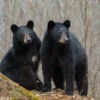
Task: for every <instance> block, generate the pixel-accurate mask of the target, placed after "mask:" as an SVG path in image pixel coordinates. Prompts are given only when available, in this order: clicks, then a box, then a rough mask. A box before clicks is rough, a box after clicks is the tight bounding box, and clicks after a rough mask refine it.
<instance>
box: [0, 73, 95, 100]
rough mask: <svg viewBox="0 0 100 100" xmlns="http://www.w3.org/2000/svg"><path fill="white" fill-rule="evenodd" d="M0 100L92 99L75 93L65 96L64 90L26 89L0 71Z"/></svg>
mask: <svg viewBox="0 0 100 100" xmlns="http://www.w3.org/2000/svg"><path fill="white" fill-rule="evenodd" d="M0 100H94V99H92V98H91V97H89V96H88V97H82V96H79V95H78V94H77V93H75V95H74V96H66V95H65V94H64V91H62V90H56V91H52V92H47V93H40V92H37V91H28V90H26V89H24V88H23V87H21V86H19V85H18V84H16V83H14V82H12V81H11V80H10V79H8V78H7V77H6V76H4V75H2V74H1V73H0Z"/></svg>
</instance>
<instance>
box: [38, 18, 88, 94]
mask: <svg viewBox="0 0 100 100" xmlns="http://www.w3.org/2000/svg"><path fill="white" fill-rule="evenodd" d="M69 27H70V21H69V20H66V21H65V22H64V23H60V22H54V21H49V22H48V27H47V30H46V32H45V35H44V38H43V41H42V45H41V49H40V55H41V60H42V69H43V76H44V88H43V91H50V90H51V78H52V79H53V81H54V83H55V86H56V88H61V89H63V88H64V79H65V81H66V94H67V95H73V93H74V80H75V81H76V85H77V88H78V91H79V94H81V95H87V92H88V79H87V56H86V53H85V50H84V49H83V47H82V46H81V44H80V43H79V41H78V40H77V38H76V37H75V36H74V35H73V34H72V33H71V32H69Z"/></svg>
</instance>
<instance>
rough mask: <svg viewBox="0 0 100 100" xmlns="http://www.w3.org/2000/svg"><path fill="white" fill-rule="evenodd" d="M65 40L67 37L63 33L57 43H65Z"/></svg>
mask: <svg viewBox="0 0 100 100" xmlns="http://www.w3.org/2000/svg"><path fill="white" fill-rule="evenodd" d="M67 40H68V37H67V36H66V35H65V33H62V35H61V38H60V40H59V43H65V41H67Z"/></svg>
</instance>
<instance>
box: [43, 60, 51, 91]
mask: <svg viewBox="0 0 100 100" xmlns="http://www.w3.org/2000/svg"><path fill="white" fill-rule="evenodd" d="M42 69H43V77H44V86H43V90H42V91H43V92H47V91H51V71H50V66H49V64H47V61H44V62H43V63H42Z"/></svg>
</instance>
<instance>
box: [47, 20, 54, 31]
mask: <svg viewBox="0 0 100 100" xmlns="http://www.w3.org/2000/svg"><path fill="white" fill-rule="evenodd" d="M54 26H55V22H54V21H52V20H50V21H49V22H48V30H51V29H52V28H53V27H54Z"/></svg>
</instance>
